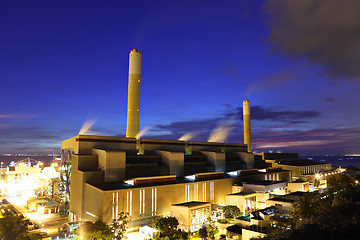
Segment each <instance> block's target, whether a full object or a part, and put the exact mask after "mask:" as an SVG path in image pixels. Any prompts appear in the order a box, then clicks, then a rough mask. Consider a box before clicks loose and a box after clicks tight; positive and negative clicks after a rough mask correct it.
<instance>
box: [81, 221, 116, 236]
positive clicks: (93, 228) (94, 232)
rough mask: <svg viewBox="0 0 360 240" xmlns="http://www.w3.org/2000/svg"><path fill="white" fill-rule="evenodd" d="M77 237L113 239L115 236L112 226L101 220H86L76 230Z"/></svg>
mask: <svg viewBox="0 0 360 240" xmlns="http://www.w3.org/2000/svg"><path fill="white" fill-rule="evenodd" d="M75 235H77V238H76V239H90V240H111V239H113V238H114V237H115V235H114V233H113V232H112V231H111V228H110V227H109V226H108V225H106V224H105V223H104V222H102V221H101V220H97V221H96V222H94V223H93V222H85V223H83V224H82V225H81V226H80V227H79V228H78V229H76V231H75Z"/></svg>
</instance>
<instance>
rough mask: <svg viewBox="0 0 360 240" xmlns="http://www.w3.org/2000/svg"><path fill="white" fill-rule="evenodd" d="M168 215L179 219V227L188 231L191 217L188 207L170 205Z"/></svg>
mask: <svg viewBox="0 0 360 240" xmlns="http://www.w3.org/2000/svg"><path fill="white" fill-rule="evenodd" d="M170 215H171V216H172V217H175V218H176V219H177V220H178V221H179V228H180V229H181V230H183V231H187V232H189V231H190V227H191V217H190V211H189V209H188V207H185V206H171V208H170Z"/></svg>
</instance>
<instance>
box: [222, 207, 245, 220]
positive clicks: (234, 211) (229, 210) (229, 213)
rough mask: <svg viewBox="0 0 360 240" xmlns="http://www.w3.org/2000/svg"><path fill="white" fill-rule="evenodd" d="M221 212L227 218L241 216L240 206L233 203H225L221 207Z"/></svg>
mask: <svg viewBox="0 0 360 240" xmlns="http://www.w3.org/2000/svg"><path fill="white" fill-rule="evenodd" d="M223 212H224V214H225V217H228V218H234V219H235V218H237V217H239V216H241V211H240V208H238V207H237V206H235V205H227V206H224V207H223Z"/></svg>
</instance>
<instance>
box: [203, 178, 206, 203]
mask: <svg viewBox="0 0 360 240" xmlns="http://www.w3.org/2000/svg"><path fill="white" fill-rule="evenodd" d="M203 201H204V202H206V182H204V183H203Z"/></svg>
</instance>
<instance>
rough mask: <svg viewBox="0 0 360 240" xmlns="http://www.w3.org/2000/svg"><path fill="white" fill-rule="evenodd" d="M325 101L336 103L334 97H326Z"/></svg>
mask: <svg viewBox="0 0 360 240" xmlns="http://www.w3.org/2000/svg"><path fill="white" fill-rule="evenodd" d="M325 100H326V101H327V102H335V98H333V97H326V98H325Z"/></svg>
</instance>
